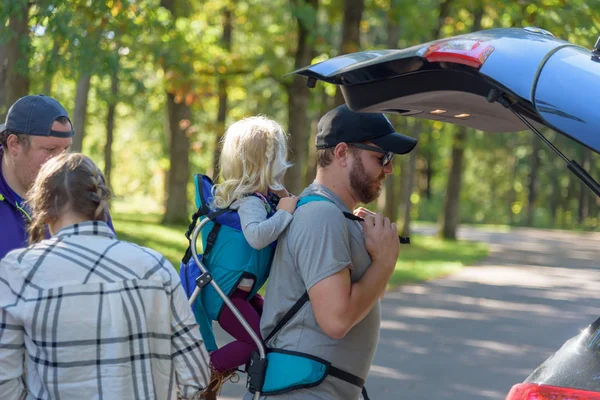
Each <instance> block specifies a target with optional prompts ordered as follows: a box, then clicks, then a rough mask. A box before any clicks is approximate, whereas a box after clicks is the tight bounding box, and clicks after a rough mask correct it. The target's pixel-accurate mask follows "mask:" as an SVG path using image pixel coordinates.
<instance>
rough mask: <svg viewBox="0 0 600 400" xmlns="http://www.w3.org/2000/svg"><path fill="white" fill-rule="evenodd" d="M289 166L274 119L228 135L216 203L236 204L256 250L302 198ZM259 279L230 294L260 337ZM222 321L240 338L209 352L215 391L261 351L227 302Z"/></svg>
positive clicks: (249, 121) (237, 126) (246, 280)
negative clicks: (290, 183) (288, 185)
mask: <svg viewBox="0 0 600 400" xmlns="http://www.w3.org/2000/svg"><path fill="white" fill-rule="evenodd" d="M290 166H291V164H290V163H288V161H287V143H286V135H285V133H284V131H283V128H282V127H281V126H280V125H279V124H278V123H277V122H275V121H273V120H271V119H268V118H266V117H264V116H254V117H248V118H244V119H242V120H240V121H238V122H236V123H234V124H232V125H231V126H230V127H229V128H228V129H227V131H226V132H225V135H224V136H223V139H222V150H221V155H220V159H219V168H220V178H221V183H219V184H217V185H215V187H214V198H213V206H214V208H217V209H223V208H230V209H234V210H235V209H237V211H238V214H239V219H240V223H241V228H242V232H243V234H244V238H245V239H246V241H247V242H248V244H249V245H250V246H252V247H253V248H254V249H257V250H260V249H263V248H265V247H267V246H269V245H272V244H273V243H274V242H275V241H276V240H277V238H278V237H279V235H280V234H281V233H282V232H283V231H284V230H285V228H286V227H287V226H288V225H289V223H290V222H291V220H292V214H293V213H294V210H295V209H296V203H297V202H298V198H297V197H295V196H292V195H290V194H288V192H287V191H286V189H285V188H284V186H283V184H282V181H283V176H284V174H285V172H286V170H287V169H288V168H289V167H290ZM265 267H266V268H268V267H269V266H268V265H267V266H265ZM267 272H268V271H267ZM254 283H255V280H254V279H253V278H252V277H251V276H248V277H243V278H242V279H241V280H240V281H239V284H238V285H237V288H236V289H235V290H234V291H233V293H230V295H229V297H230V299H231V301H232V302H233V304H234V305H235V306H236V307H237V309H238V310H239V311H240V312H241V314H242V315H243V316H244V318H245V319H246V321H247V322H248V323H249V325H250V326H251V327H252V329H254V331H255V332H256V333H257V335H259V337H260V315H261V313H262V303H263V299H262V297H261V296H260V295H258V294H256V295H255V296H253V297H252V298H250V299H249V296H250V292H251V291H252V289H256V288H253V286H254ZM254 291H255V290H254ZM218 322H219V324H220V325H221V327H223V329H225V330H226V331H227V332H228V333H229V334H230V335H232V336H233V337H234V338H235V339H236V340H235V341H233V342H231V343H228V344H227V345H225V346H223V347H221V348H220V349H218V350H216V351H214V352H212V353H211V355H210V359H211V369H212V379H211V385H210V388H211V389H213V390H214V391H215V392H217V391H218V389H219V388H220V386H221V384H222V382H223V379H224V378H226V377H227V376H229V375H231V373H232V371H234V370H235V368H236V367H238V366H240V365H243V364H245V363H246V362H248V361H249V359H250V356H251V354H252V352H253V351H254V350H256V345H255V344H254V342H253V341H252V338H251V337H250V335H249V334H248V333H247V332H246V331H245V330H244V329H243V327H242V326H241V324H240V323H239V322H238V320H237V319H236V318H235V316H234V315H233V313H232V312H231V310H230V309H229V308H228V307H223V309H222V311H221V313H220V315H219V319H218Z"/></svg>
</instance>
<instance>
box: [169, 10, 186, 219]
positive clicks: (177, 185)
mask: <svg viewBox="0 0 600 400" xmlns="http://www.w3.org/2000/svg"><path fill="white" fill-rule="evenodd" d="M161 5H162V6H163V7H164V8H165V9H167V10H168V11H169V12H170V13H171V15H172V16H173V20H174V21H173V26H174V24H175V23H176V20H177V18H178V17H179V16H183V15H184V13H185V12H186V9H187V8H188V7H187V6H189V4H187V2H182V1H179V2H177V1H175V0H161ZM162 67H163V69H164V70H165V71H167V72H168V70H169V68H172V66H171V65H169V64H168V63H167V62H165V63H164V64H163V65H162ZM168 75H169V74H165V76H168ZM177 89H178V88H174V87H173V85H167V90H166V92H167V125H168V132H167V133H168V136H169V160H170V162H171V168H170V169H169V171H168V173H167V177H166V182H165V188H166V196H165V197H166V201H165V214H164V216H163V220H162V222H163V223H164V224H172V223H181V222H188V221H189V218H188V213H187V185H188V179H189V175H190V159H189V151H190V140H189V137H188V133H189V129H190V127H191V126H192V123H191V114H192V113H191V110H190V107H189V104H187V103H186V102H185V100H184V99H185V97H186V96H185V94H184V95H182V94H181V93H179V95H176V90H177Z"/></svg>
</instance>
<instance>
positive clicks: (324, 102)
mask: <svg viewBox="0 0 600 400" xmlns="http://www.w3.org/2000/svg"><path fill="white" fill-rule="evenodd" d="M317 88H318V90H319V91H320V97H321V100H320V101H319V111H318V115H317V116H316V118H311V125H312V126H311V129H310V135H309V137H310V140H309V142H308V143H309V144H310V146H309V147H308V156H307V159H306V160H307V166H306V179H304V186H307V185H309V184H310V183H312V181H314V180H315V177H316V175H317V159H316V156H317V148H316V147H315V146H314V145H313V143H314V142H315V136H316V135H317V129H318V123H319V119H320V118H321V116H322V115H325V114H326V113H327V111H329V110H330V109H331V108H332V106H333V104H332V98H331V97H329V96H328V95H327V92H326V91H325V87H324V86H323V85H321V86H317ZM313 90H314V89H313Z"/></svg>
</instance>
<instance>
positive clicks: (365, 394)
mask: <svg viewBox="0 0 600 400" xmlns="http://www.w3.org/2000/svg"><path fill="white" fill-rule="evenodd" d="M362 395H363V400H371V399H370V398H369V394H368V393H367V388H366V387H364V386H363V388H362Z"/></svg>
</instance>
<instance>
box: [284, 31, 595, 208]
mask: <svg viewBox="0 0 600 400" xmlns="http://www.w3.org/2000/svg"><path fill="white" fill-rule="evenodd" d="M597 47H598V44H597ZM598 56H600V51H597V50H594V51H590V50H587V49H585V48H583V47H581V46H577V45H574V44H572V43H569V42H565V41H563V40H559V39H556V38H555V37H554V36H553V35H552V34H550V33H549V32H547V31H544V30H541V29H538V28H523V29H521V28H508V29H492V30H487V31H482V32H475V33H470V34H466V35H461V36H456V37H452V38H447V39H441V40H437V41H433V42H429V43H425V44H422V45H418V46H414V47H410V48H407V49H404V50H379V51H363V52H358V53H353V54H347V55H343V56H339V57H335V58H332V59H330V60H326V61H323V62H321V63H318V64H315V65H311V66H307V67H304V68H301V69H299V70H297V71H295V72H294V73H295V74H299V75H303V76H306V77H307V78H308V82H307V84H308V85H309V86H311V87H313V86H314V85H315V84H316V81H318V80H320V81H324V82H328V83H332V84H336V85H338V86H339V87H340V89H341V91H342V93H343V95H344V98H345V100H346V103H347V104H348V107H350V109H352V110H354V111H360V112H383V113H395V114H400V115H405V116H413V117H416V118H424V119H429V120H436V121H442V122H449V123H453V124H457V125H462V126H466V127H470V128H475V129H479V130H482V131H487V132H516V131H522V130H524V129H526V128H530V129H531V130H533V131H534V132H535V133H536V134H537V135H538V136H540V138H541V139H542V140H543V141H544V142H545V143H546V144H548V145H549V146H550V147H551V148H552V149H553V150H554V151H555V152H557V154H559V155H560V157H562V158H563V159H564V160H565V162H566V163H567V166H568V168H569V169H570V170H571V171H572V172H573V173H575V174H576V175H577V176H578V177H579V178H580V179H581V180H582V181H583V182H584V183H585V184H586V185H587V186H588V187H590V188H591V189H592V190H593V191H594V192H595V193H596V194H597V195H598V196H599V197H600V185H598V183H597V182H596V181H595V180H594V179H593V178H592V177H591V176H590V175H589V174H587V172H585V171H584V170H583V169H582V168H581V167H580V166H579V164H577V162H576V161H574V160H569V159H568V158H566V157H565V156H564V155H563V154H562V153H561V152H560V151H559V150H558V149H557V148H556V147H554V146H553V145H552V143H550V142H549V141H548V140H547V139H546V138H545V137H544V136H543V135H542V133H541V132H540V131H539V129H538V128H540V127H548V128H551V129H553V130H555V131H556V132H558V133H560V134H563V135H565V136H568V137H569V138H571V139H573V140H575V141H577V142H579V143H581V144H582V145H584V146H586V147H588V148H590V149H591V150H593V151H595V152H596V153H600V119H599V118H598V117H597V116H596V115H595V111H596V109H597V108H598V104H599V103H598V101H597V100H596V98H597V95H596V94H597V93H600V62H598ZM594 117H596V118H594Z"/></svg>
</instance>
